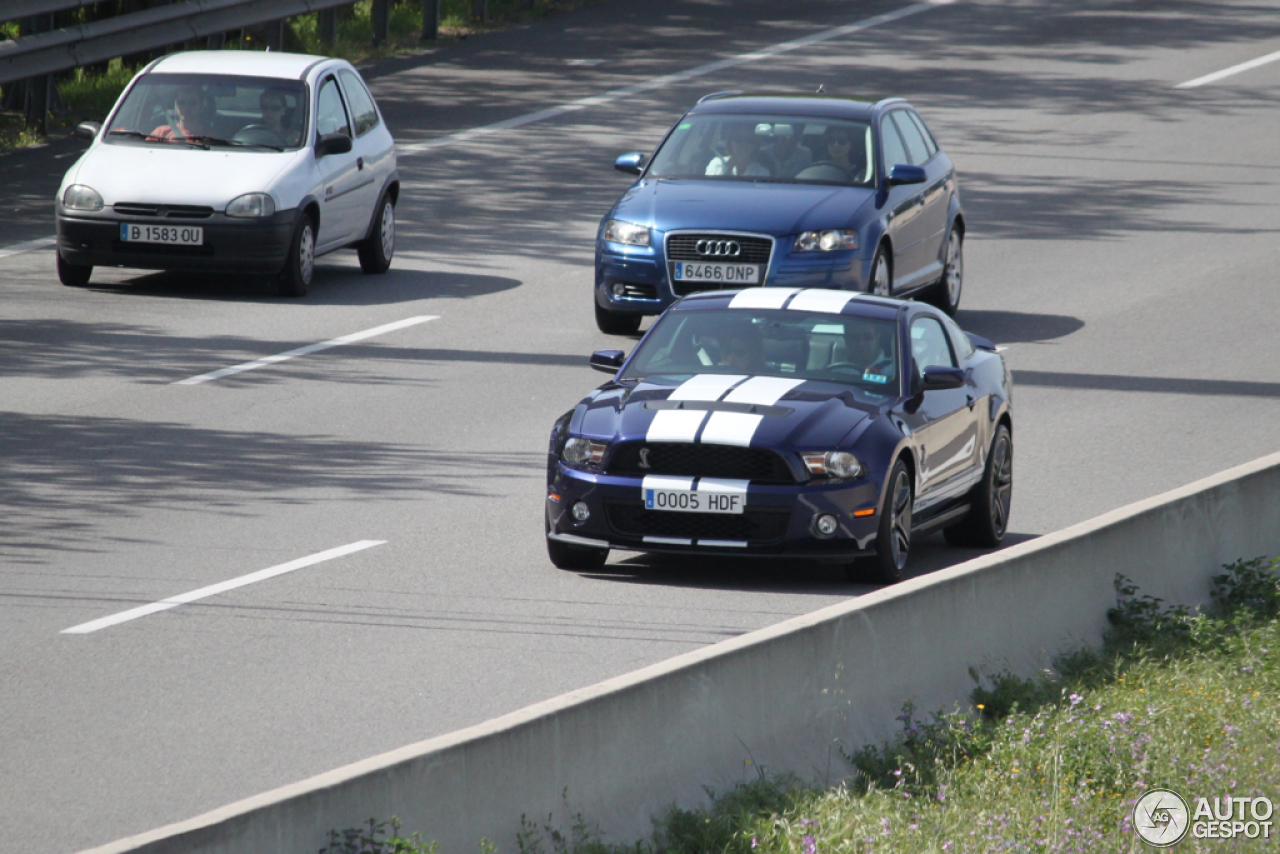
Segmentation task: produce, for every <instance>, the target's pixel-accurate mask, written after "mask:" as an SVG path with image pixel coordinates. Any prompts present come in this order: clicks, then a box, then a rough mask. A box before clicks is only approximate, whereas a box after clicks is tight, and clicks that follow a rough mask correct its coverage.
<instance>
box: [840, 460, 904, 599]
mask: <svg viewBox="0 0 1280 854" xmlns="http://www.w3.org/2000/svg"><path fill="white" fill-rule="evenodd" d="M887 483H888V488H886V489H885V502H884V506H883V507H882V508H881V509H880V525H879V527H878V528H877V530H876V554H875V557H869V558H862V559H861V560H859V561H857V562H856V563H855V564H854V570H855V572H857V573H859V574H861V575H864V576H865V577H866V578H867V579H868V580H870V581H872V582H873V583H875V584H896V583H897V582H899V581H901V580H902V579H903V578H904V577H905V573H906V568H907V559H908V558H909V557H910V556H911V510H912V507H913V506H914V504H915V489H914V488H913V487H912V485H911V471H910V470H909V469H908V468H907V464H906V463H904V462H903V461H902V460H898V461H897V462H896V463H894V464H893V470H892V471H891V472H890V473H889V479H888V481H887Z"/></svg>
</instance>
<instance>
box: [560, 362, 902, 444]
mask: <svg viewBox="0 0 1280 854" xmlns="http://www.w3.org/2000/svg"><path fill="white" fill-rule="evenodd" d="M888 402H889V398H887V397H886V398H884V401H883V403H884V405H887V404H888ZM584 403H585V406H586V409H585V411H583V410H581V408H580V411H579V417H577V418H575V419H574V422H575V423H574V424H573V426H572V429H573V432H575V433H577V434H580V435H587V436H591V437H599V438H608V439H613V438H617V439H619V440H623V441H626V440H633V439H639V440H647V441H650V442H701V443H710V444H721V445H740V446H755V447H763V448H774V449H779V450H829V449H833V448H836V447H838V446H839V444H840V441H841V440H842V439H844V438H845V436H847V435H848V434H849V432H850V431H851V430H853V429H854V428H855V427H857V426H859V425H860V424H861V423H862V422H863V421H866V420H867V419H869V418H870V417H872V416H873V415H875V414H878V413H879V412H880V411H881V405H879V404H878V403H876V402H875V401H874V400H873V399H871V398H869V397H868V396H866V395H863V394H861V393H859V392H857V391H855V390H854V389H853V388H852V387H850V386H847V385H841V384H838V383H827V382H820V381H817V380H800V379H785V378H781V377H748V376H726V375H723V374H698V375H695V376H693V377H689V378H685V377H671V378H666V377H650V378H648V379H646V380H644V381H642V382H639V383H637V384H636V386H635V387H634V388H627V387H624V386H612V385H611V386H606V387H604V388H603V389H601V390H600V391H599V392H597V393H596V394H595V395H593V396H592V397H590V398H588V399H587V400H586V401H584Z"/></svg>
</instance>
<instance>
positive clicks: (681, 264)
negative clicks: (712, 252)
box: [671, 261, 760, 285]
mask: <svg viewBox="0 0 1280 854" xmlns="http://www.w3.org/2000/svg"><path fill="white" fill-rule="evenodd" d="M671 268H672V269H671V278H672V279H673V280H674V281H677V282H714V283H716V284H720V285H758V284H760V265H759V264H705V263H703V262H701V261H672V262H671Z"/></svg>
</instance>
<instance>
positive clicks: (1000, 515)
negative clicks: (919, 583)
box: [942, 424, 1013, 549]
mask: <svg viewBox="0 0 1280 854" xmlns="http://www.w3.org/2000/svg"><path fill="white" fill-rule="evenodd" d="M970 497H971V499H972V502H973V503H972V505H971V506H970V508H969V513H968V515H967V516H965V517H964V519H962V520H960V522H959V523H957V524H955V525H952V526H951V527H950V528H947V529H946V530H945V531H943V532H942V533H943V536H945V537H946V538H947V542H948V543H950V544H951V545H953V546H972V547H975V548H984V549H993V548H995V547H996V546H998V545H1000V543H1001V542H1002V541H1003V540H1004V535H1005V531H1007V530H1008V528H1009V511H1010V509H1011V508H1012V505H1013V435H1012V434H1011V433H1010V432H1009V428H1008V427H1006V426H1005V425H1003V424H1001V425H1000V426H998V427H997V428H996V435H995V438H994V439H992V440H991V453H990V455H988V457H987V466H986V469H984V470H983V473H982V480H981V481H980V482H979V483H978V485H977V486H976V487H974V490H973V492H972V493H971V495H970Z"/></svg>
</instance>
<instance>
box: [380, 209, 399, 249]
mask: <svg viewBox="0 0 1280 854" xmlns="http://www.w3.org/2000/svg"><path fill="white" fill-rule="evenodd" d="M381 235H382V257H383V258H385V259H386V260H388V261H390V260H391V254H392V253H393V252H395V251H396V209H395V207H394V206H392V204H391V202H387V203H386V204H385V205H383V207H382V228H381Z"/></svg>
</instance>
